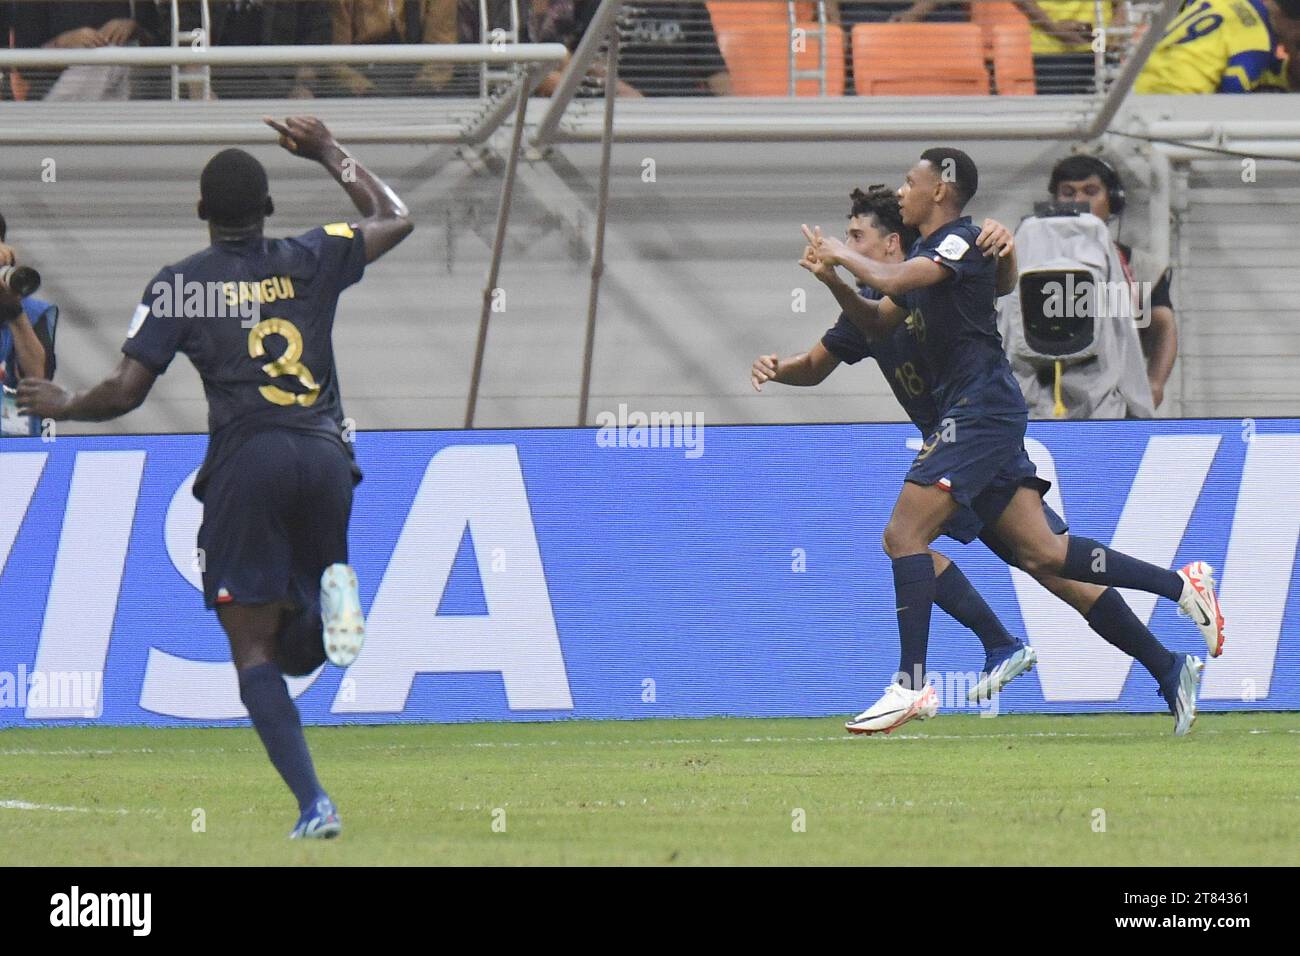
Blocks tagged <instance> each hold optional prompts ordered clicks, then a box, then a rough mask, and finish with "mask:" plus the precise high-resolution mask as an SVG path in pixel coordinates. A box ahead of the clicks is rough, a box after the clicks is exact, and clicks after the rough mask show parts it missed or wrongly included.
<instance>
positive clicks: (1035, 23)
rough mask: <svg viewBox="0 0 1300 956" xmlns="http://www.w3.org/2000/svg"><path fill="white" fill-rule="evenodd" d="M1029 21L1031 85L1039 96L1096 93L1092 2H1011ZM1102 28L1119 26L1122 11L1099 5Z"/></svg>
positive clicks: (1107, 0) (1106, 4)
mask: <svg viewBox="0 0 1300 956" xmlns="http://www.w3.org/2000/svg"><path fill="white" fill-rule="evenodd" d="M1015 4H1016V6H1017V7H1019V8H1020V11H1021V12H1022V13H1024V15H1025V16H1026V17H1028V18H1029V27H1030V34H1029V47H1030V49H1031V50H1032V51H1033V54H1034V85H1035V87H1036V88H1037V90H1038V92H1039V93H1092V92H1094V91H1095V90H1096V83H1097V77H1096V54H1095V53H1094V52H1093V49H1092V42H1093V38H1094V35H1095V33H1096V28H1097V24H1096V23H1095V22H1094V17H1095V16H1096V6H1095V4H1094V3H1093V2H1092V0H1037V2H1035V0H1015ZM1101 7H1102V17H1103V20H1102V25H1103V26H1112V25H1120V24H1121V23H1123V15H1122V8H1120V9H1118V10H1117V9H1115V8H1114V7H1112V5H1111V3H1110V0H1105V2H1103V3H1102V5H1101Z"/></svg>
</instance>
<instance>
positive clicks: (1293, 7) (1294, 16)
mask: <svg viewBox="0 0 1300 956" xmlns="http://www.w3.org/2000/svg"><path fill="white" fill-rule="evenodd" d="M1273 2H1274V3H1276V4H1277V6H1278V9H1279V10H1281V11H1282V15H1283V16H1284V17H1286V18H1287V19H1288V20H1300V0H1273Z"/></svg>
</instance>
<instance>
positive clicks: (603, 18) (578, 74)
mask: <svg viewBox="0 0 1300 956" xmlns="http://www.w3.org/2000/svg"><path fill="white" fill-rule="evenodd" d="M622 9H623V0H600V6H599V7H597V8H596V13H595V14H594V15H593V16H592V18H591V23H589V24H588V25H587V32H586V33H584V34H583V35H582V39H581V40H579V41H578V48H577V49H576V50H574V51H573V58H572V59H570V60H569V65H568V66H567V67H565V70H564V76H563V77H562V78H561V79H560V85H559V88H558V89H556V91H555V92H554V93H553V94H552V95H551V101H550V103H549V104H548V105H547V107H546V112H545V113H544V114H543V115H542V120H541V122H540V123H538V124H537V128H536V129H535V130H534V131H533V135H532V138H531V139H530V140H529V142H530V143H531V144H532V145H533V146H536V147H538V148H541V147H542V146H545V145H547V144H548V143H549V142H551V140H552V138H553V137H554V135H555V130H556V128H557V127H558V126H559V125H560V120H562V119H563V118H564V111H565V110H567V109H568V108H569V103H570V101H572V100H573V97H574V96H575V95H576V94H577V92H578V87H579V86H580V85H582V78H583V77H584V76H586V75H587V67H589V66H590V65H591V64H592V61H594V60H595V59H596V55H597V54H598V53H599V52H600V38H601V37H603V36H606V35H607V34H608V33H609V31H610V30H611V29H618V14H619V11H620V10H622Z"/></svg>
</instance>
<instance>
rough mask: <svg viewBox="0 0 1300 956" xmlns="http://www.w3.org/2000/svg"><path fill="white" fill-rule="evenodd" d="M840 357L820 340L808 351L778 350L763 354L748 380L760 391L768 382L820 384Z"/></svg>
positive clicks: (755, 360)
mask: <svg viewBox="0 0 1300 956" xmlns="http://www.w3.org/2000/svg"><path fill="white" fill-rule="evenodd" d="M839 364H840V360H839V359H837V358H836V357H835V356H834V355H832V354H831V353H830V350H829V349H827V348H826V346H824V345H822V344H821V343H820V342H817V343H816V344H814V345H813V347H812V348H810V349H809V350H808V351H807V352H803V353H801V354H799V355H792V356H790V357H789V358H780V357H779V356H777V355H776V354H772V355H760V356H759V357H758V358H756V359H754V365H753V367H752V368H750V370H749V383H750V384H751V385H753V386H754V391H756V392H761V391H762V390H763V386H764V385H765V384H766V383H768V382H779V383H780V384H782V385H820V384H821V383H822V382H824V381H826V376H827V375H830V374H831V372H833V371H835V368H836V366H838V365H839Z"/></svg>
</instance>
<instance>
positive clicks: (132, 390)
mask: <svg viewBox="0 0 1300 956" xmlns="http://www.w3.org/2000/svg"><path fill="white" fill-rule="evenodd" d="M157 378H158V376H157V375H155V374H154V373H153V372H151V371H150V370H149V369H148V368H146V367H145V366H144V365H142V364H141V363H140V362H138V361H137V360H136V359H133V358H131V357H130V356H129V355H123V356H122V361H121V362H119V363H118V364H117V368H116V369H114V370H113V374H112V375H110V376H109V377H108V378H106V379H104V380H103V381H102V382H100V383H99V384H98V385H96V386H94V387H93V388H89V389H87V390H86V391H84V392H75V393H74V392H70V391H68V390H67V389H66V388H64V387H63V386H62V385H55V384H54V383H53V382H50V381H46V380H45V379H43V378H24V379H22V380H21V381H20V382H19V383H18V411H19V414H22V415H34V416H35V417H37V418H41V419H44V418H52V419H54V420H55V421H69V420H70V421H79V422H103V421H108V419H110V418H118V417H119V416H122V415H125V414H126V413H127V412H129V411H132V410H133V409H136V408H139V407H140V403H141V402H143V401H144V400H145V396H147V395H148V394H149V389H151V388H153V383H154V382H155V381H156V380H157Z"/></svg>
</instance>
